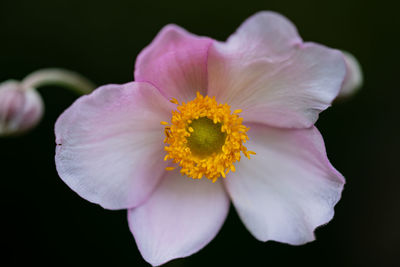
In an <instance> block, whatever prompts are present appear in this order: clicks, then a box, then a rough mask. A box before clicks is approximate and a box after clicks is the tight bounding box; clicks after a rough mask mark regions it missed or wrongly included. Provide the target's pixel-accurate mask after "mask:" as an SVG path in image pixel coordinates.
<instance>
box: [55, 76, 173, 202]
mask: <svg viewBox="0 0 400 267" xmlns="http://www.w3.org/2000/svg"><path fill="white" fill-rule="evenodd" d="M173 108H174V105H173V104H172V103H170V102H169V101H167V100H166V99H165V98H164V97H163V96H162V95H161V94H160V93H159V92H158V90H157V89H156V88H154V87H153V86H151V85H149V84H146V83H137V82H133V83H128V84H124V85H106V86H103V87H100V88H99V89H97V90H95V91H94V92H93V93H92V94H91V95H88V96H83V97H81V98H80V99H78V100H77V101H76V102H75V103H74V104H73V105H72V106H71V107H70V108H68V109H67V110H66V111H65V112H64V113H63V114H62V115H61V116H60V117H59V119H58V120H57V122H56V126H55V133H56V142H57V151H56V166H57V171H58V173H59V175H60V177H61V179H63V181H64V182H65V183H66V184H67V185H68V186H69V187H71V188H72V189H73V190H74V191H75V192H77V193H78V194H79V195H80V196H81V197H83V198H85V199H87V200H89V201H91V202H94V203H97V204H100V205H101V206H103V207H104V208H108V209H123V208H130V207H134V206H136V205H138V204H140V203H141V202H142V201H144V200H145V199H146V198H147V197H148V195H149V194H150V193H151V192H152V191H153V189H154V187H155V186H156V184H157V183H158V181H159V179H160V177H161V176H162V175H163V173H164V168H165V163H164V161H163V154H164V151H163V139H164V137H165V136H164V130H163V127H164V126H163V125H160V121H165V120H168V119H169V117H170V111H171V110H172V109H173Z"/></svg>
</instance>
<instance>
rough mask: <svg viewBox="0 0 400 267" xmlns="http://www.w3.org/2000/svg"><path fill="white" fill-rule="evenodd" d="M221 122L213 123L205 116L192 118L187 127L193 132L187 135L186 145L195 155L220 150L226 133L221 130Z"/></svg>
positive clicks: (203, 155)
mask: <svg viewBox="0 0 400 267" xmlns="http://www.w3.org/2000/svg"><path fill="white" fill-rule="evenodd" d="M221 126H222V124H221V123H214V122H213V121H212V120H210V119H209V118H207V117H201V118H199V119H197V120H193V121H192V123H190V124H189V125H188V127H192V128H193V130H194V131H193V132H192V133H190V136H189V137H187V141H188V147H189V148H190V151H191V152H192V154H194V155H195V156H199V157H206V156H210V155H211V154H213V153H214V152H215V153H218V152H220V151H221V149H222V146H223V145H224V143H225V139H226V133H223V132H221Z"/></svg>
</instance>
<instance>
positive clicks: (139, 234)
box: [128, 171, 229, 266]
mask: <svg viewBox="0 0 400 267" xmlns="http://www.w3.org/2000/svg"><path fill="white" fill-rule="evenodd" d="M228 210H229V199H228V196H227V195H226V192H225V191H224V188H223V186H222V183H221V182H220V181H217V182H215V183H212V182H211V181H210V180H208V179H205V178H203V179H201V180H197V179H191V178H188V177H186V176H182V175H180V174H179V172H178V171H171V172H168V173H167V176H166V177H164V178H163V180H162V182H161V184H160V186H158V187H157V190H156V191H155V192H154V193H153V194H152V196H151V197H150V198H149V199H148V200H147V201H146V202H145V203H144V204H143V205H141V206H139V207H137V208H134V209H130V210H129V212H128V220H129V227H130V229H131V231H132V233H133V235H134V237H135V240H136V244H137V246H138V248H139V250H140V252H141V254H142V256H143V258H144V259H145V260H146V261H147V262H149V263H150V264H152V265H154V266H158V265H161V264H163V263H165V262H167V261H170V260H172V259H175V258H181V257H186V256H189V255H191V254H193V253H195V252H197V251H199V250H200V249H202V248H203V247H204V246H205V245H207V244H208V243H209V242H210V241H211V240H212V239H213V238H214V237H215V236H216V234H217V232H218V231H219V229H220V228H221V226H222V224H223V222H224V221H225V218H226V216H227V213H228Z"/></svg>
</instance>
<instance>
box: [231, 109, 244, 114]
mask: <svg viewBox="0 0 400 267" xmlns="http://www.w3.org/2000/svg"><path fill="white" fill-rule="evenodd" d="M242 111H243V110H241V109H236V110H235V111H234V112H233V113H234V114H239V113H241V112H242Z"/></svg>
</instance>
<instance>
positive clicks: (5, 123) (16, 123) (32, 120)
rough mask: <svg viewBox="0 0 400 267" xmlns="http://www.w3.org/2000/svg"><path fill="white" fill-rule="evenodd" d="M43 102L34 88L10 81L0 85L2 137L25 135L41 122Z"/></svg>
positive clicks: (0, 126)
mask: <svg viewBox="0 0 400 267" xmlns="http://www.w3.org/2000/svg"><path fill="white" fill-rule="evenodd" d="M43 109H44V107H43V101H42V98H41V96H40V95H39V94H38V92H37V91H36V90H35V89H34V88H30V87H24V86H22V85H21V83H20V82H18V81H14V80H8V81H5V82H3V83H0V136H8V135H18V134H21V133H24V132H26V131H28V130H30V129H31V128H33V127H34V126H36V124H37V123H38V122H39V121H40V119H41V118H42V115H43Z"/></svg>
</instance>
